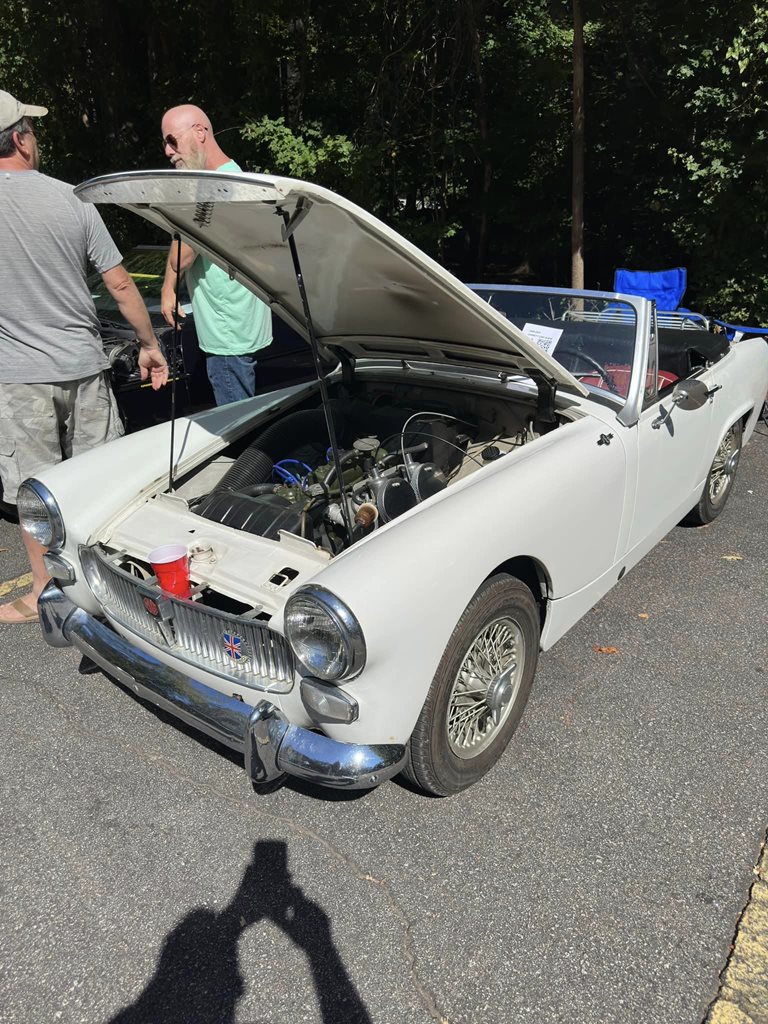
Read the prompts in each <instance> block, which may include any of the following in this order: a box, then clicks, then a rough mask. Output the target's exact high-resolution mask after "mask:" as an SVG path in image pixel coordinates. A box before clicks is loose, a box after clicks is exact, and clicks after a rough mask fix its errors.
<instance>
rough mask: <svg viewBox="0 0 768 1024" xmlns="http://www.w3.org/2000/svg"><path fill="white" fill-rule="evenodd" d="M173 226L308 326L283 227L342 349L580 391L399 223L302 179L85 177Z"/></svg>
mask: <svg viewBox="0 0 768 1024" xmlns="http://www.w3.org/2000/svg"><path fill="white" fill-rule="evenodd" d="M75 193H76V195H78V196H79V197H80V199H82V200H84V201H85V202H91V203H113V204H116V205H118V206H122V207H124V208H125V209H128V210H132V211H133V212H134V213H137V214H139V216H141V217H144V218H145V219H146V220H148V221H151V222H152V223H154V224H157V225H159V226H160V227H162V228H164V229H165V230H167V231H169V232H171V233H175V232H178V234H179V235H180V236H181V238H182V240H183V241H185V242H188V243H189V244H190V245H192V246H193V247H194V248H195V249H196V250H198V251H199V252H204V253H205V254H206V255H207V256H209V257H210V258H211V259H212V260H213V261H214V262H216V263H218V264H219V265H221V266H223V267H224V268H225V269H227V270H228V271H229V273H230V274H231V276H232V277H233V278H235V279H236V280H238V281H241V282H242V283H243V284H245V285H247V286H248V287H249V288H250V289H251V290H252V291H253V292H255V294H256V295H258V296H259V298H261V299H263V300H264V301H265V302H267V303H268V304H269V305H270V306H271V307H272V309H273V311H274V312H275V313H276V314H277V315H278V316H280V317H281V318H282V319H283V320H285V321H287V322H288V323H289V324H290V325H291V326H292V327H293V328H294V329H295V330H297V331H298V332H299V333H300V334H302V335H303V336H304V337H305V338H306V337H307V329H306V324H305V319H304V313H303V307H302V302H301V298H300V295H299V290H298V286H297V283H296V275H295V270H294V266H293V261H292V258H291V253H290V249H289V246H288V243H287V241H286V237H287V236H286V219H287V223H288V228H287V230H288V231H289V232H292V233H293V235H294V239H295V242H296V245H297V249H298V255H299V260H300V262H301V270H302V274H303V277H304V284H305V287H306V290H307V298H308V302H309V308H310V312H311V316H312V322H313V324H314V328H315V334H316V337H317V340H318V342H319V343H320V344H321V345H323V346H325V347H326V348H327V349H329V350H330V351H331V352H333V351H334V350H335V351H336V352H338V351H339V350H343V351H344V352H346V353H347V354H348V355H349V356H351V357H352V358H360V359H362V358H395V359H406V360H415V361H429V362H439V363H446V364H450V365H451V366H460V365H461V364H467V365H471V366H481V367H489V366H492V367H496V368H498V369H499V370H500V371H503V372H506V373H509V374H524V375H526V376H531V375H533V376H538V377H541V376H544V377H545V378H546V379H548V380H550V381H554V382H556V383H557V384H559V385H565V386H567V387H568V388H569V389H572V390H574V391H578V392H579V393H580V394H587V390H586V388H584V387H583V385H582V384H580V383H579V381H577V380H576V378H575V377H573V376H571V374H570V373H568V371H567V370H565V369H564V368H563V367H562V366H560V364H559V363H557V362H556V361H555V360H554V359H552V358H551V356H549V355H547V354H546V353H545V352H544V351H543V350H542V349H540V348H539V347H538V346H537V345H536V344H535V343H534V342H533V341H531V340H530V339H528V338H527V337H526V336H525V335H524V334H523V333H522V331H520V330H519V329H518V328H517V327H515V326H514V324H512V323H510V322H509V321H508V320H506V319H505V318H504V317H503V316H502V315H501V314H500V313H498V312H497V311H496V310H494V309H492V308H491V307H490V306H489V305H488V304H487V303H486V302H484V301H483V300H482V299H481V298H479V297H478V296H477V295H475V294H474V293H473V292H472V291H471V290H470V289H469V288H467V287H466V286H465V285H464V284H462V283H461V282H460V281H458V280H457V279H456V278H455V277H453V275H452V274H449V273H448V271H446V270H445V269H443V267H441V266H440V265H439V264H438V263H436V262H435V261H434V260H432V259H430V257H429V256H426V255H425V254H424V253H423V252H421V251H420V250H419V249H417V248H416V247H415V246H414V245H411V243H410V242H408V241H406V239H404V238H402V237H401V236H400V235H398V234H397V232H395V231H393V230H392V229H391V228H388V227H387V226H386V225H385V224H383V223H382V222H381V221H379V220H377V219H376V218H375V217H373V216H372V215H371V214H369V213H366V211H365V210H363V209H361V208H360V207H358V206H355V205H354V204H353V203H350V202H348V201H347V200H346V199H343V198H342V197H341V196H338V195H336V194H335V193H333V192H330V191H328V189H324V188H321V187H319V186H318V185H312V184H310V183H308V182H305V181H297V180H294V179H291V178H277V177H272V176H268V175H256V174H231V173H220V172H218V171H174V170H167V171H133V172H129V173H126V174H111V175H106V176H103V177H100V178H94V179H92V180H91V181H87V182H84V183H83V184H82V185H79V186H78V187H77V188H76V189H75Z"/></svg>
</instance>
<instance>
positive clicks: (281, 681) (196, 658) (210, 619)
mask: <svg viewBox="0 0 768 1024" xmlns="http://www.w3.org/2000/svg"><path fill="white" fill-rule="evenodd" d="M80 554H81V558H82V561H83V566H84V568H86V576H87V578H88V581H89V584H90V585H91V589H92V590H93V591H94V594H95V595H96V597H97V598H98V600H99V602H100V603H101V605H102V607H103V608H104V610H105V612H107V614H109V615H110V616H112V618H114V619H115V620H116V621H117V622H119V623H121V625H123V626H125V627H126V628H127V629H130V630H131V631H132V632H133V633H137V634H138V635H139V636H141V637H144V638H145V639H147V640H149V641H150V642H151V643H153V644H155V645H156V646H157V647H161V648H163V649H164V650H167V651H169V652H170V653H172V654H173V655H175V656H176V657H178V658H181V659H182V660H183V661H187V662H189V663H190V664H192V665H199V666H200V667H201V668H204V669H206V671H208V672H214V673H216V674H217V675H221V676H225V677H226V678H227V679H232V680H235V681H236V682H238V683H242V684H243V685H244V686H252V687H254V688H256V689H260V690H270V691H272V692H280V693H287V692H288V691H289V690H290V689H291V688H292V686H293V674H294V660H293V653H292V652H291V649H290V647H289V646H288V643H287V641H286V640H285V638H284V637H283V636H281V635H280V634H279V633H276V632H274V630H271V629H269V627H268V626H265V625H263V624H262V623H259V622H253V621H252V620H249V619H244V618H243V617H242V616H239V615H228V614H227V613H226V612H220V611H217V610H216V609H213V608H206V607H205V606H204V605H201V604H200V603H199V602H198V601H183V600H180V599H179V598H175V597H172V596H171V595H169V594H165V593H162V592H161V591H160V590H159V589H158V588H157V587H156V586H154V585H153V584H152V583H151V582H150V581H145V580H141V579H137V578H136V577H135V576H132V575H131V574H130V573H129V572H126V570H124V569H121V568H120V567H119V566H118V565H117V564H116V561H117V560H118V559H119V558H121V557H122V556H121V555H120V554H117V555H109V554H107V553H106V552H104V551H102V550H101V549H100V548H95V547H91V548H81V551H80ZM146 597H150V598H152V599H153V600H155V601H156V602H157V603H158V605H159V606H160V610H161V618H160V619H158V618H155V617H153V616H152V615H151V614H150V613H149V612H148V611H147V608H146V606H145V604H144V599H145V598H146ZM225 634H228V635H229V637H230V640H229V642H228V641H227V640H226V638H225ZM228 650H229V651H230V652H231V653H227V651H228ZM237 653H239V654H240V658H239V660H238V659H237V657H236V654H237Z"/></svg>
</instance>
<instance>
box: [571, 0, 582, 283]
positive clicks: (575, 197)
mask: <svg viewBox="0 0 768 1024" xmlns="http://www.w3.org/2000/svg"><path fill="white" fill-rule="evenodd" d="M583 287H584V15H583V12H582V9H581V0H573V177H572V184H571V288H583Z"/></svg>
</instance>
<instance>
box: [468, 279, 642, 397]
mask: <svg viewBox="0 0 768 1024" xmlns="http://www.w3.org/2000/svg"><path fill="white" fill-rule="evenodd" d="M471 287H472V290H473V291H475V292H477V294H478V295H479V296H480V297H481V298H482V299H485V301H486V302H488V303H490V305H491V306H493V308H494V309H497V310H498V311H499V312H500V313H501V314H503V315H504V316H505V317H506V318H507V319H508V320H511V321H512V323H513V324H514V325H515V326H516V327H519V328H520V330H521V331H523V332H524V334H526V335H527V336H528V338H530V340H531V341H533V342H534V343H535V344H536V345H538V346H539V347H540V348H542V349H543V350H544V351H545V352H546V353H547V354H548V355H550V356H552V358H553V359H555V360H557V362H558V363H560V365H561V366H563V367H564V368H565V369H566V370H568V371H569V372H570V373H571V374H573V376H574V377H576V378H577V379H578V380H580V381H581V383H582V384H585V385H586V386H587V387H591V388H597V389H599V390H601V391H607V392H609V393H610V394H612V395H614V396H615V397H617V398H620V399H621V400H622V401H623V400H624V399H626V397H627V394H628V392H629V381H630V377H631V375H632V360H633V358H634V351H635V336H636V332H637V315H636V313H635V310H634V307H632V306H630V305H629V303H627V302H621V301H620V300H616V299H602V298H594V297H591V296H584V295H572V294H565V295H562V294H557V293H555V292H546V291H541V292H538V291H537V292H533V291H526V290H525V289H518V288H516V287H514V286H507V287H504V286H495V287H494V286H493V285H472V286H471Z"/></svg>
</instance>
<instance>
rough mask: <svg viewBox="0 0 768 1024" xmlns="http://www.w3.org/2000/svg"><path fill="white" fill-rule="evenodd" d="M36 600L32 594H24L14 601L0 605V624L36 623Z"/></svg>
mask: <svg viewBox="0 0 768 1024" xmlns="http://www.w3.org/2000/svg"><path fill="white" fill-rule="evenodd" d="M38 621H39V619H38V614H37V598H36V597H34V596H33V595H32V594H24V596H23V597H19V598H17V599H16V600H15V601H6V602H5V604H0V623H7V624H9V625H10V624H12V623H16V622H38Z"/></svg>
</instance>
